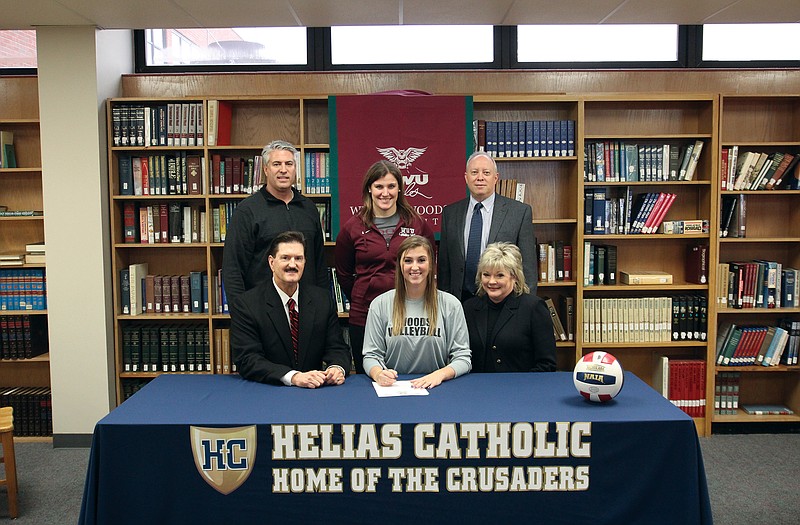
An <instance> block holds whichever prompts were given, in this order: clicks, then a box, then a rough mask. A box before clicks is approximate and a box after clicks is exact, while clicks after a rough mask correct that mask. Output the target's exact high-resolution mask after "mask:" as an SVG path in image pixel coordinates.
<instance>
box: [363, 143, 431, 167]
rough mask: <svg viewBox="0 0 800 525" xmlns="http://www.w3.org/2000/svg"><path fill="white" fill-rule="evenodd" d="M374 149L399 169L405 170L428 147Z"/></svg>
mask: <svg viewBox="0 0 800 525" xmlns="http://www.w3.org/2000/svg"><path fill="white" fill-rule="evenodd" d="M375 149H377V150H378V153H380V154H381V155H383V156H384V157H386V159H387V160H389V162H391V163H393V164H395V165H397V167H398V168H400V169H401V170H407V169H408V168H410V167H411V163H412V162H414V161H415V160H417V159H418V158H420V157H421V156H422V154H423V153H425V150H427V149H428V148H408V149H404V150H402V151H400V150H399V149H397V148H375Z"/></svg>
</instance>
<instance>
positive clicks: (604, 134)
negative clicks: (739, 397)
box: [576, 93, 718, 434]
mask: <svg viewBox="0 0 800 525" xmlns="http://www.w3.org/2000/svg"><path fill="white" fill-rule="evenodd" d="M580 115H581V117H582V125H579V126H578V128H579V129H580V130H581V131H582V134H581V137H580V144H581V147H580V149H579V151H578V153H579V156H580V157H579V160H578V163H577V164H578V167H579V173H578V181H579V182H578V185H577V197H578V199H579V202H578V206H579V209H581V211H582V212H583V196H584V191H586V190H589V191H592V190H593V189H594V188H606V192H607V193H608V194H610V195H611V196H618V195H621V194H620V192H621V191H624V188H626V187H627V188H630V189H631V191H632V192H633V193H636V194H638V193H646V192H666V193H674V194H676V198H675V201H674V202H673V205H672V206H671V207H670V208H669V210H668V212H667V214H666V216H665V218H664V219H665V220H705V221H708V228H709V229H708V232H707V233H698V234H659V233H652V234H601V235H597V234H594V233H592V234H588V233H586V232H585V231H584V228H583V224H581V226H580V227H579V228H578V235H577V239H578V246H577V250H576V251H577V254H578V261H583V257H584V255H585V254H584V250H585V248H584V246H585V244H584V243H585V242H587V241H588V242H590V243H592V245H595V244H598V245H603V244H609V245H614V246H616V247H617V272H620V271H634V270H659V271H663V272H667V273H669V274H671V275H672V276H673V282H672V284H665V285H643V286H632V285H625V284H622V283H621V280H620V278H619V273H618V274H617V284H616V285H613V286H609V285H593V286H586V284H585V281H584V279H583V278H582V276H583V263H582V262H581V263H579V275H580V276H581V277H580V278H579V279H578V285H577V301H576V304H581V302H582V301H583V300H584V299H593V298H603V299H606V298H610V299H626V298H639V297H670V298H672V297H678V296H682V295H692V296H701V297H702V298H704V299H705V300H706V301H708V299H709V295H710V294H709V289H712V290H713V288H710V284H711V283H710V281H709V282H706V283H703V284H698V283H692V282H689V281H688V280H687V276H686V269H685V261H686V256H687V252H688V250H689V248H690V247H692V246H696V245H709V248H708V249H709V258H708V260H709V264H710V261H712V260H714V257H715V250H716V246H715V245H714V244H715V243H713V242H712V241H711V237H712V235H713V232H714V231H715V226H716V221H715V213H714V212H715V209H716V207H715V206H716V198H715V193H714V182H713V181H714V178H715V173H716V162H717V157H716V155H715V154H714V153H715V152H716V151H717V149H718V136H717V125H718V99H717V96H716V95H714V94H710V93H680V94H642V93H639V94H609V95H601V96H591V95H590V96H586V97H585V98H583V99H582V100H581V108H580ZM698 140H699V141H702V142H703V144H704V145H703V150H702V153H701V155H700V157H699V162H698V165H697V170H696V172H695V174H694V177H693V179H692V180H657V178H656V176H655V174H654V175H653V177H652V178H651V179H650V180H648V181H647V182H644V181H641V178H640V180H639V181H635V182H632V181H622V182H608V181H605V182H601V181H591V180H590V179H589V178H588V177H584V176H583V171H584V162H585V161H589V162H592V161H593V160H594V159H591V158H590V159H586V158H584V156H585V154H586V149H585V146H587V145H590V144H593V143H598V142H605V143H613V142H619V143H628V144H630V143H633V144H645V145H647V144H653V145H661V144H669V145H671V147H673V148H674V147H679V148H681V149H682V148H683V147H685V145H687V144H690V143H694V142H695V141H698ZM612 160H613V157H612ZM640 161H641V159H640ZM664 164H665V165H666V164H667V163H666V161H664ZM617 171H619V170H617ZM664 178H667V176H666V175H664ZM709 306H710V305H709ZM707 316H708V319H710V318H711V317H710V311H708V313H707ZM577 322H578V323H579V325H580V324H583V323H586V322H588V320H587V319H585V318H584V312H583V309H581V308H579V309H578V312H577ZM579 332H580V330H579ZM712 334H713V328H712V327H711V326H710V323H709V327H708V330H707V336H706V338H705V339H699V340H698V339H695V340H678V341H674V340H669V341H652V342H636V343H630V342H615V343H596V342H593V343H585V342H584V343H582V344H580V345H579V346H578V348H577V356H576V358H579V357H580V356H581V355H583V354H586V353H588V352H589V351H594V350H605V351H609V352H611V353H612V354H614V355H615V356H616V357H617V358H618V359H620V361H621V362H622V364H623V366H624V367H625V369H626V370H630V371H633V372H634V373H635V374H636V375H637V376H639V377H641V378H642V379H644V380H645V381H646V382H648V383H651V384H652V381H653V370H654V369H655V368H656V367H657V365H658V360H659V357H660V356H662V355H664V356H667V357H669V358H670V359H695V360H704V361H706V362H707V354H708V352H709V349H710V345H709V343H708V341H709V340H713V339H712ZM712 380H713V371H712V370H711V369H710V367H709V366H706V396H705V397H706V403H707V400H708V396H709V393H710V392H711V383H712ZM711 412H712V410H711V408H710V407H708V406H707V407H706V417H704V418H695V423H696V425H697V427H698V431H699V432H700V433H701V434H708V433H709V432H710V428H711V427H710V422H711V417H710V416H711Z"/></svg>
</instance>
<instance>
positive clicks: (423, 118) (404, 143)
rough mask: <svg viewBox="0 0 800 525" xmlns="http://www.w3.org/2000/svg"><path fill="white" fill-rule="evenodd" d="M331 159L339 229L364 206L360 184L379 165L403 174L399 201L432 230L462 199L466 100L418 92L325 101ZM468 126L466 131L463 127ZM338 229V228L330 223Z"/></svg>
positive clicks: (468, 109)
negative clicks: (328, 112)
mask: <svg viewBox="0 0 800 525" xmlns="http://www.w3.org/2000/svg"><path fill="white" fill-rule="evenodd" d="M329 107H330V109H331V118H330V122H331V153H332V154H333V155H334V159H333V162H332V163H331V164H332V167H333V169H335V170H336V172H335V176H336V179H337V181H338V199H335V200H336V201H337V202H338V210H336V209H334V214H333V215H334V217H335V218H338V219H339V220H340V221H341V222H342V223H344V222H345V221H346V220H347V219H349V218H350V217H352V216H353V215H355V214H356V213H357V212H358V210H359V208H360V207H361V206H362V205H363V202H362V199H361V183H362V181H363V178H364V174H365V173H366V172H367V169H369V167H370V166H371V165H372V164H374V163H375V162H377V161H379V160H388V161H389V162H392V163H394V164H395V165H396V166H397V167H398V168H399V169H400V172H401V173H402V175H403V185H404V189H405V195H406V198H407V199H408V201H409V203H410V204H411V206H413V207H414V209H416V210H417V212H418V213H419V214H420V215H421V216H422V218H423V219H425V220H427V221H428V223H429V224H430V225H431V227H432V228H433V231H434V232H438V231H439V230H440V228H441V215H442V209H443V208H444V206H446V205H448V204H451V203H453V202H455V201H457V200H460V199H463V198H464V196H465V195H466V193H465V191H466V190H465V183H464V171H465V164H466V159H467V142H468V140H471V133H472V124H471V122H472V121H471V117H470V116H469V115H468V113H471V107H472V105H471V99H470V98H468V97H458V96H438V95H425V94H419V93H402V94H398V93H383V94H375V95H348V96H337V97H331V102H330V104H329ZM468 122H469V125H467V123H468ZM333 226H334V231H338V229H339V227H340V226H341V225H340V224H336V223H335V224H334V225H333Z"/></svg>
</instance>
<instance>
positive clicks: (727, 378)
mask: <svg viewBox="0 0 800 525" xmlns="http://www.w3.org/2000/svg"><path fill="white" fill-rule="evenodd" d="M741 378H742V373H741V372H717V379H716V381H715V383H714V414H718V415H723V416H730V415H736V414H737V413H738V412H739V382H740V380H741Z"/></svg>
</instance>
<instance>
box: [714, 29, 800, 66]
mask: <svg viewBox="0 0 800 525" xmlns="http://www.w3.org/2000/svg"><path fill="white" fill-rule="evenodd" d="M798 35H800V24H713V25H711V24H710V25H704V26H703V60H704V61H708V60H719V61H735V62H741V61H753V60H758V61H794V60H800V44H798Z"/></svg>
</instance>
